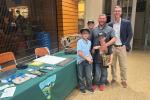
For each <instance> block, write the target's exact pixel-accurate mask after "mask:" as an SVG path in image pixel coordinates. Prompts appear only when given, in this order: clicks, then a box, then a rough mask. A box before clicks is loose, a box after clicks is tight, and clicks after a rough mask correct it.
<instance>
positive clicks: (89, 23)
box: [87, 20, 95, 40]
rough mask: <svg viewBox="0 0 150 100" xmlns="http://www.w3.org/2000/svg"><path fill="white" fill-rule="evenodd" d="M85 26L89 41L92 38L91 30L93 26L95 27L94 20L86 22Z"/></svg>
mask: <svg viewBox="0 0 150 100" xmlns="http://www.w3.org/2000/svg"><path fill="white" fill-rule="evenodd" d="M87 26H88V29H89V31H90V36H89V40H91V38H92V30H93V29H94V26H95V23H94V20H88V22H87Z"/></svg>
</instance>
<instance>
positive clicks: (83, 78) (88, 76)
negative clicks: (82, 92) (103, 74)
mask: <svg viewBox="0 0 150 100" xmlns="http://www.w3.org/2000/svg"><path fill="white" fill-rule="evenodd" d="M77 72H78V81H79V87H80V89H85V88H88V89H91V88H92V64H89V63H88V62H87V61H83V62H81V63H80V64H78V65H77ZM85 82H86V84H85Z"/></svg>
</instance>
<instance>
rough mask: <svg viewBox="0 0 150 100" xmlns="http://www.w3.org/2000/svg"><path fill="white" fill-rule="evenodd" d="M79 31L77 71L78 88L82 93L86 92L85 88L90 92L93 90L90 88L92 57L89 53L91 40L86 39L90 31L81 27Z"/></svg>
mask: <svg viewBox="0 0 150 100" xmlns="http://www.w3.org/2000/svg"><path fill="white" fill-rule="evenodd" d="M80 33H81V39H80V40H78V42H77V55H78V57H77V72H78V79H79V88H80V91H81V92H82V93H86V91H85V89H87V90H88V91H90V92H94V90H93V89H92V63H93V59H92V56H91V53H90V49H91V42H90V41H89V40H88V38H89V35H90V31H89V30H88V29H81V30H80ZM84 79H85V80H84ZM85 82H86V84H85Z"/></svg>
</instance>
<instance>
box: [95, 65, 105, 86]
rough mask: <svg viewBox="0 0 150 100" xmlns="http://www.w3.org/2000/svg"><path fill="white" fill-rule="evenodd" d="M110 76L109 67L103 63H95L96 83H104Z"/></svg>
mask: <svg viewBox="0 0 150 100" xmlns="http://www.w3.org/2000/svg"><path fill="white" fill-rule="evenodd" d="M107 76H108V72H107V68H106V67H103V66H102V64H95V76H94V81H95V84H96V85H104V84H105V83H106V80H107Z"/></svg>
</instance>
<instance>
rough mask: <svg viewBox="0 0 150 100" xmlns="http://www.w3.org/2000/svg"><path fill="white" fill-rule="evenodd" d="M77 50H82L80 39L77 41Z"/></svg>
mask: <svg viewBox="0 0 150 100" xmlns="http://www.w3.org/2000/svg"><path fill="white" fill-rule="evenodd" d="M77 51H82V43H81V41H80V40H78V42H77Z"/></svg>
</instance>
